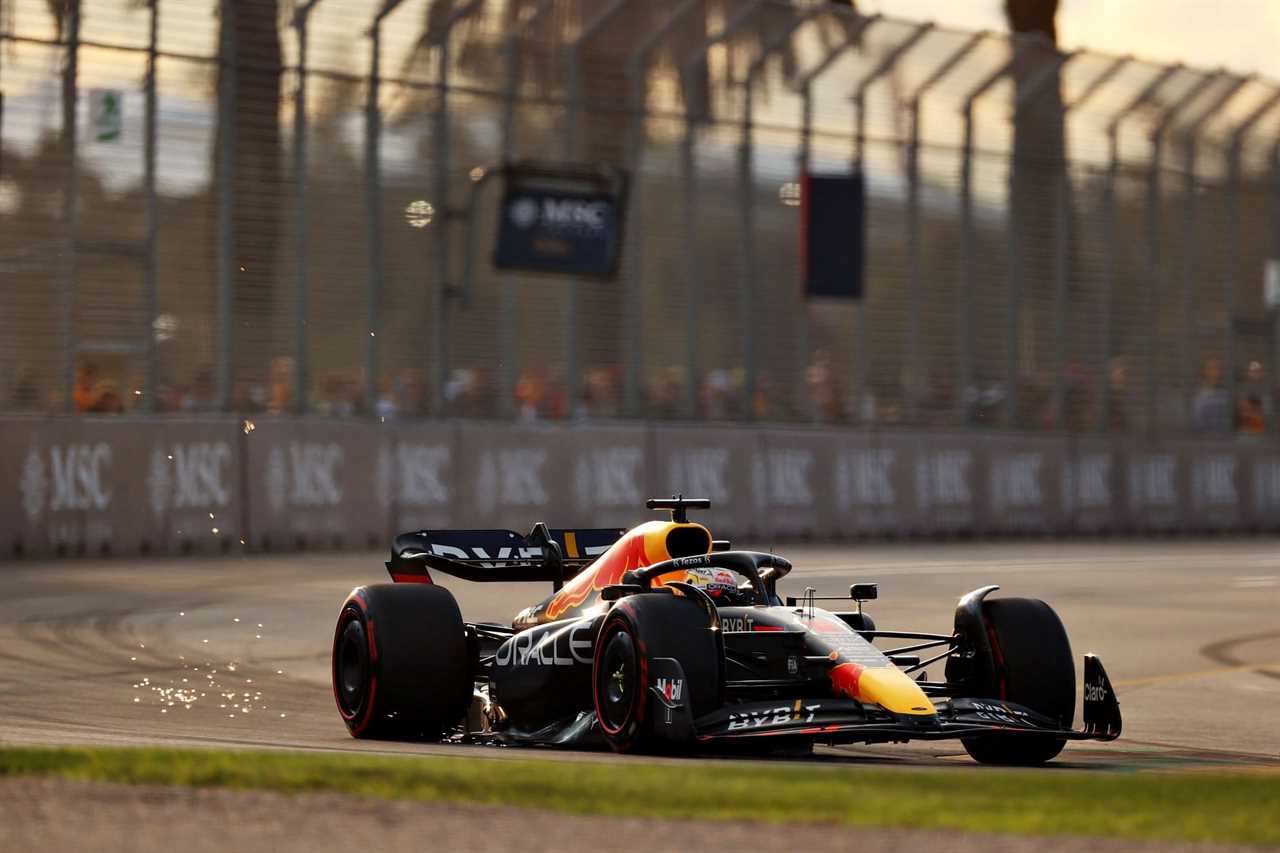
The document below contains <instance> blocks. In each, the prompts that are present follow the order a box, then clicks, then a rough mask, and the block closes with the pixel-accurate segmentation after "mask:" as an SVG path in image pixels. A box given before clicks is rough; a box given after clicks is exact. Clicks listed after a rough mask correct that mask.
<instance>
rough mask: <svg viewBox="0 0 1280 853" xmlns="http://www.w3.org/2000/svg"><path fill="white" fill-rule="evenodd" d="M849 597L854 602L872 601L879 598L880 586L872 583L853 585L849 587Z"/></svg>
mask: <svg viewBox="0 0 1280 853" xmlns="http://www.w3.org/2000/svg"><path fill="white" fill-rule="evenodd" d="M849 597H850V598H852V599H853V600H854V601H857V602H863V601H874V600H875V599H877V598H879V597H880V585H879V584H874V583H855V584H852V585H851V586H850V587H849Z"/></svg>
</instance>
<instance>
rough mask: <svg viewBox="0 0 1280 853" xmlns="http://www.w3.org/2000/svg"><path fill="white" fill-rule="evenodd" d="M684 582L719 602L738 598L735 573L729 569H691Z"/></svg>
mask: <svg viewBox="0 0 1280 853" xmlns="http://www.w3.org/2000/svg"><path fill="white" fill-rule="evenodd" d="M684 581H685V583H687V584H690V585H692V586H696V587H697V588H698V589H700V590H702V591H703V592H705V593H706V594H707V595H709V596H711V597H712V598H713V599H715V600H717V601H719V600H728V599H733V598H737V596H738V582H737V580H736V579H735V578H734V576H733V572H731V571H729V570H727V569H716V568H697V569H689V572H688V573H687V574H686V575H685V577H684Z"/></svg>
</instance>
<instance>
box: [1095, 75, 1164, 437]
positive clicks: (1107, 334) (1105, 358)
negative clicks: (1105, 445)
mask: <svg viewBox="0 0 1280 853" xmlns="http://www.w3.org/2000/svg"><path fill="white" fill-rule="evenodd" d="M1180 70H1182V66H1181V65H1170V66H1168V67H1167V68H1165V69H1164V70H1162V71H1161V72H1160V73H1159V74H1157V75H1156V77H1155V79H1154V80H1152V81H1151V82H1150V83H1148V84H1147V86H1146V88H1144V89H1143V90H1142V91H1141V92H1139V93H1138V95H1137V96H1136V97H1135V98H1133V99H1132V100H1131V101H1129V103H1128V104H1126V105H1125V106H1124V108H1123V109H1121V110H1120V111H1119V112H1117V113H1115V114H1114V115H1113V116H1112V117H1111V121H1109V122H1108V123H1107V147H1108V150H1109V152H1110V154H1109V159H1108V164H1107V179H1106V184H1105V186H1104V188H1103V197H1102V208H1103V228H1104V230H1105V232H1106V235H1107V250H1106V260H1105V264H1104V269H1103V297H1102V322H1101V324H1100V325H1101V326H1102V329H1101V336H1102V365H1103V371H1104V373H1105V374H1106V376H1105V378H1104V381H1103V383H1102V400H1101V406H1100V411H1099V415H1098V429H1099V430H1107V429H1109V428H1110V424H1111V420H1112V417H1111V412H1112V408H1113V406H1114V403H1115V401H1113V400H1112V399H1111V376H1110V372H1111V360H1112V358H1113V349H1114V344H1113V341H1112V330H1111V327H1112V313H1113V308H1114V305H1113V303H1114V302H1115V289H1116V281H1115V279H1116V240H1117V237H1116V233H1115V232H1116V187H1115V185H1116V178H1117V177H1118V176H1119V173H1120V126H1121V125H1122V124H1123V123H1124V121H1125V119H1127V118H1128V117H1129V116H1130V115H1132V114H1133V113H1134V111H1136V110H1137V109H1138V108H1139V107H1141V106H1142V105H1143V104H1145V103H1146V102H1147V101H1149V100H1150V99H1151V98H1153V97H1155V95H1156V93H1157V92H1159V91H1160V89H1161V88H1162V87H1163V86H1164V84H1165V83H1166V82H1168V80H1169V78H1171V77H1172V76H1173V75H1175V74H1177V73H1178V72H1179V71H1180Z"/></svg>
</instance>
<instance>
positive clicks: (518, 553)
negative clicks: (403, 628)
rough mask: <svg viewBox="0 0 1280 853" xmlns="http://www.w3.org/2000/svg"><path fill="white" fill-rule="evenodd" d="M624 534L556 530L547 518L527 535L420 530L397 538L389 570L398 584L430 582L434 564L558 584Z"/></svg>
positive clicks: (478, 577)
mask: <svg viewBox="0 0 1280 853" xmlns="http://www.w3.org/2000/svg"><path fill="white" fill-rule="evenodd" d="M623 533H624V531H623V530H621V529H618V528H605V529H587V530H553V529H551V528H549V527H547V526H546V525H545V524H543V523H542V522H539V523H537V524H535V525H534V526H533V530H532V531H530V532H529V535H528V536H521V535H520V534H519V533H516V532H515V531H512V530H419V531H417V532H416V533H402V534H400V535H399V536H397V537H396V538H395V542H394V543H393V544H392V547H391V559H390V560H389V561H388V562H387V571H389V572H390V573H391V579H392V580H393V581H395V582H396V583H431V575H430V574H428V572H427V570H428V569H429V568H430V569H437V570H439V571H442V572H444V573H446V574H450V575H453V576H454V577H457V578H462V579H463V580H468V581H493V582H500V581H507V582H510V581H550V582H551V583H552V584H555V585H556V587H557V588H559V585H560V584H561V583H563V582H564V581H566V580H568V579H569V578H571V577H573V576H574V575H576V574H577V573H578V572H580V571H582V570H583V569H584V568H586V567H587V566H588V565H590V564H591V562H592V561H593V560H595V558H596V557H598V556H600V555H601V554H603V553H604V552H605V551H606V550H608V548H609V546H610V545H612V544H613V543H614V542H617V541H618V540H619V539H620V538H621V537H622V534H623Z"/></svg>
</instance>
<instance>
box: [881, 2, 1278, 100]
mask: <svg viewBox="0 0 1280 853" xmlns="http://www.w3.org/2000/svg"><path fill="white" fill-rule="evenodd" d="M859 6H860V8H861V9H863V10H864V11H867V12H880V13H882V14H884V15H888V16H892V17H897V18H910V19H915V20H922V21H923V20H932V21H937V22H938V23H940V24H945V25H950V26H955V27H962V28H965V29H991V30H1003V29H1004V28H1005V21H1004V0H860V3H859ZM1058 32H1059V37H1060V39H1059V40H1060V41H1061V43H1062V45H1063V46H1064V47H1068V48H1093V49H1095V50H1102V51H1106V52H1108V53H1117V54H1126V53H1131V54H1133V55H1134V56H1137V57H1139V58H1142V59H1152V60H1157V61H1161V62H1176V61H1181V62H1183V63H1184V64H1186V65H1196V66H1203V67H1207V68H1216V67H1218V66H1223V67H1225V68H1227V69H1229V70H1232V71H1238V72H1243V73H1250V72H1255V73H1258V74H1262V75H1265V76H1266V77H1269V78H1271V79H1272V80H1277V81H1280V0H1061V2H1060V5H1059V12H1058Z"/></svg>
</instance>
